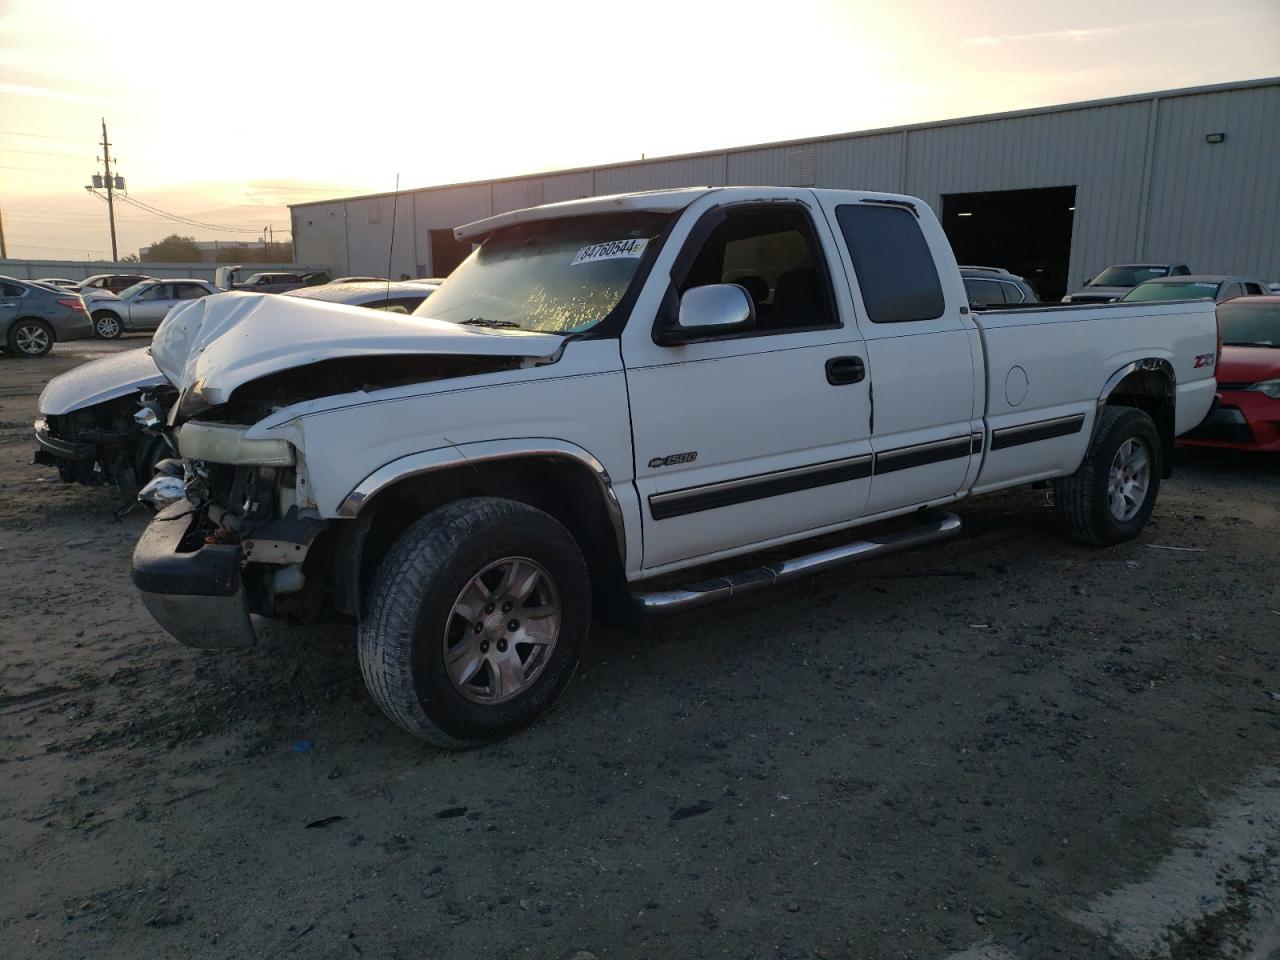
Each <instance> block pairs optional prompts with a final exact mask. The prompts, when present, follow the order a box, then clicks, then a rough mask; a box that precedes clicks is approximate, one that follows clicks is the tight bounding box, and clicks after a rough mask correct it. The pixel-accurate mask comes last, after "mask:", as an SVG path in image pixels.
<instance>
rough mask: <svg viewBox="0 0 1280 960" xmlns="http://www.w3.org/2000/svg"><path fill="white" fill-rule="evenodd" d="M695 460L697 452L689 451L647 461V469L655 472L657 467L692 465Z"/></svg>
mask: <svg viewBox="0 0 1280 960" xmlns="http://www.w3.org/2000/svg"><path fill="white" fill-rule="evenodd" d="M697 459H698V451H697V450H690V451H689V452H688V453H673V454H671V456H669V457H654V458H653V459H652V460H650V461H649V469H650V470H657V469H658V468H659V467H674V466H675V465H676V464H678V463H693V461H695V460H697Z"/></svg>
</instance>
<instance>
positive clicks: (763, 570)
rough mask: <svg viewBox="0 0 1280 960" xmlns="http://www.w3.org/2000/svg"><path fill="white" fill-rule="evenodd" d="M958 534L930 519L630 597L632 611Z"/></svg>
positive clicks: (953, 523) (673, 606)
mask: <svg viewBox="0 0 1280 960" xmlns="http://www.w3.org/2000/svg"><path fill="white" fill-rule="evenodd" d="M959 532H960V518H959V517H957V516H956V515H955V514H954V513H941V514H939V513H930V514H928V515H927V519H925V520H924V521H922V522H921V523H919V524H917V525H916V526H914V527H908V528H907V529H905V530H894V531H892V532H890V533H885V534H882V535H880V536H875V537H869V538H867V539H865V540H855V541H853V542H852V543H845V544H842V545H840V546H838V547H832V548H830V549H827V550H819V551H817V552H816V553H808V554H804V555H803V556H799V557H793V558H791V559H790V560H777V561H774V562H772V563H766V564H764V565H763V566H760V567H756V568H754V569H752V570H744V571H743V572H742V573H736V574H733V575H731V576H725V577H714V578H712V579H710V580H704V581H702V582H700V583H691V584H688V585H687V586H683V587H677V588H675V589H672V590H654V591H641V590H637V591H632V594H631V598H632V602H633V603H634V604H635V607H636V609H637V610H639V611H641V612H643V613H674V612H676V611H684V610H690V609H692V608H694V607H700V606H702V605H703V604H707V603H715V602H717V601H719V600H727V599H729V598H730V597H738V596H742V595H743V594H745V593H750V592H752V591H754V590H760V589H763V588H765V587H772V586H774V585H775V584H779V583H784V582H785V581H787V580H795V579H797V578H798V577H804V576H808V575H809V574H811V573H821V572H822V571H824V570H831V569H833V568H834V567H839V566H843V565H844V564H846V563H853V562H855V561H858V560H871V559H875V558H877V557H883V556H885V555H886V554H890V553H896V552H898V551H899V550H906V549H907V548H908V547H919V546H923V545H924V544H926V543H933V542H934V541H936V540H945V539H947V538H948V537H954V536H956V535H957V534H958V533H959Z"/></svg>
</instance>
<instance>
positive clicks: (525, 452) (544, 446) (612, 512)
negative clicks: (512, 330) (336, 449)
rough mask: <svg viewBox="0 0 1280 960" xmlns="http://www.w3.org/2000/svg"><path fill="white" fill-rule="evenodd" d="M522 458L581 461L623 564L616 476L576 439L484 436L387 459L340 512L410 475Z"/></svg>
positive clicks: (351, 513) (351, 512)
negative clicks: (481, 438)
mask: <svg viewBox="0 0 1280 960" xmlns="http://www.w3.org/2000/svg"><path fill="white" fill-rule="evenodd" d="M520 457H540V458H544V459H551V460H568V461H570V462H572V463H574V464H577V465H578V466H581V467H585V468H586V469H587V471H588V472H589V473H590V474H591V476H592V477H593V478H594V479H595V481H596V484H597V486H598V488H599V490H600V496H601V500H602V501H603V503H604V505H605V510H606V511H607V513H608V515H609V522H610V524H611V525H612V526H613V532H614V536H615V538H616V540H617V546H618V559H619V561H620V562H622V563H623V564H625V563H626V559H627V529H626V521H625V520H624V518H623V514H622V505H621V503H619V501H618V495H617V494H616V493H615V492H614V490H613V481H612V480H611V479H610V477H609V471H608V470H606V469H605V467H604V464H602V463H601V462H600V461H599V460H598V459H597V458H596V457H595V456H594V455H593V454H591V453H589V452H588V451H586V450H584V449H583V448H582V447H579V446H577V445H576V444H573V443H569V442H568V441H566V440H556V439H553V438H547V437H532V438H526V439H520V440H483V441H479V442H476V443H464V444H454V445H452V446H448V447H437V448H436V449H434V450H424V451H422V452H421V453H411V454H409V455H407V456H404V457H400V458H398V459H396V460H392V461H391V462H390V463H386V464H383V465H382V466H381V467H379V468H378V469H377V470H374V471H373V472H372V473H371V474H369V475H368V476H367V477H365V478H364V479H363V480H361V481H360V482H359V483H358V484H356V485H355V487H354V488H353V489H352V490H351V492H350V493H348V494H347V495H346V497H344V498H343V500H342V503H340V504H339V505H338V509H337V516H338V517H339V518H341V519H344V520H354V519H356V518H357V517H358V516H359V515H360V511H361V510H362V509H363V508H364V506H365V504H367V503H368V502H369V500H371V499H372V498H373V497H374V496H376V495H377V494H378V493H379V492H380V491H382V490H384V489H386V488H387V487H389V486H391V485H392V484H393V483H397V482H398V481H400V480H403V479H405V478H406V477H413V476H421V475H423V474H428V473H435V472H437V471H441V470H449V469H453V468H455V467H461V466H474V465H476V464H480V463H492V462H495V461H500V460H512V459H516V458H520Z"/></svg>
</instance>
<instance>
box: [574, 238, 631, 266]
mask: <svg viewBox="0 0 1280 960" xmlns="http://www.w3.org/2000/svg"><path fill="white" fill-rule="evenodd" d="M647 246H649V238H648V237H640V238H639V239H636V240H610V241H608V242H607V243H593V244H591V246H589V247H583V248H582V249H581V250H579V251H578V255H577V256H576V257H574V258H573V263H571V264H569V266H571V267H576V266H577V265H578V264H580V263H595V262H596V261H597V260H637V259H639V258H640V257H642V256H644V251H645V248H646V247H647Z"/></svg>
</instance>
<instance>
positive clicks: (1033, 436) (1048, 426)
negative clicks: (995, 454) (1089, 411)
mask: <svg viewBox="0 0 1280 960" xmlns="http://www.w3.org/2000/svg"><path fill="white" fill-rule="evenodd" d="M1082 429H1084V414H1083V413H1073V414H1071V415H1070V416H1068V417H1054V418H1053V419H1052V420H1037V421H1036V422H1034V423H1022V424H1019V425H1018V426H1016V427H1004V428H1003V429H1001V430H996V431H994V432H993V433H992V434H991V449H992V450H1003V449H1005V448H1006V447H1016V446H1018V445H1019V444H1023V443H1035V442H1036V441H1038V440H1051V439H1053V438H1054V437H1065V436H1069V435H1070V434H1073V433H1079V432H1080V431H1081V430H1082Z"/></svg>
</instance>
